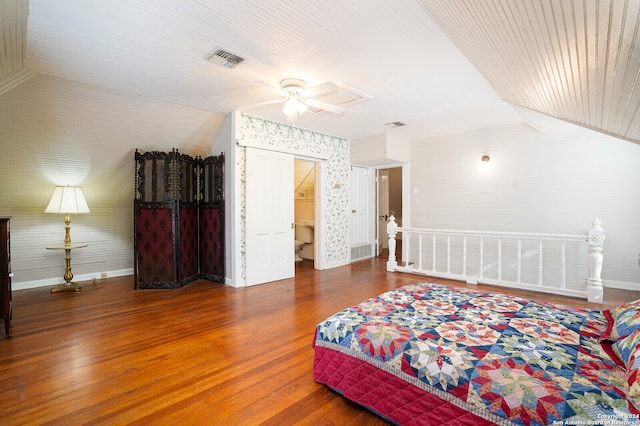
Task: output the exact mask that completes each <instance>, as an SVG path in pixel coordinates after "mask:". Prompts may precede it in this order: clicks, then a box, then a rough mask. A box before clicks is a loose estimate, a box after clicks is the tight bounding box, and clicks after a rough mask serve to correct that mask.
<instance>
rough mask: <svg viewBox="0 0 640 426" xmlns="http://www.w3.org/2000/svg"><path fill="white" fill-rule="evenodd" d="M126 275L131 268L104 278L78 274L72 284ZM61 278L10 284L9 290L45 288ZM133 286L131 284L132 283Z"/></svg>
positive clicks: (114, 272)
mask: <svg viewBox="0 0 640 426" xmlns="http://www.w3.org/2000/svg"><path fill="white" fill-rule="evenodd" d="M126 275H133V268H127V269H119V270H115V271H107V272H106V276H102V272H92V273H89V274H78V275H74V276H73V281H74V282H80V281H91V280H93V279H96V280H99V279H103V278H110V277H123V276H126ZM62 281H63V280H62V278H59V277H58V278H46V279H43V280H33V281H22V282H12V283H11V289H12V290H13V291H15V290H26V289H29V288H37V287H47V286H52V285H57V284H60V283H61V282H62ZM132 284H133V282H132Z"/></svg>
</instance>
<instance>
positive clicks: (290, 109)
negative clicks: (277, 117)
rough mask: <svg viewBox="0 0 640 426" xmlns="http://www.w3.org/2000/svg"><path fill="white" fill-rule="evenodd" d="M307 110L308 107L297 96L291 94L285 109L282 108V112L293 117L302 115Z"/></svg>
mask: <svg viewBox="0 0 640 426" xmlns="http://www.w3.org/2000/svg"><path fill="white" fill-rule="evenodd" d="M306 110H307V106H306V105H305V104H304V102H302V101H301V100H300V98H299V97H298V96H297V95H295V94H290V95H289V98H288V99H287V101H286V102H285V103H284V107H283V108H282V112H283V113H284V114H285V115H287V116H289V117H291V116H293V115H296V114H297V115H300V114H302V113H304V112H305V111H306Z"/></svg>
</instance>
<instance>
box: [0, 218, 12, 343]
mask: <svg viewBox="0 0 640 426" xmlns="http://www.w3.org/2000/svg"><path fill="white" fill-rule="evenodd" d="M12 275H13V274H12V273H11V239H10V230H9V218H8V217H0V309H1V310H2V319H3V320H4V331H5V336H6V337H11V336H10V335H9V323H10V322H11V308H12V306H11V305H12V301H11V276H12Z"/></svg>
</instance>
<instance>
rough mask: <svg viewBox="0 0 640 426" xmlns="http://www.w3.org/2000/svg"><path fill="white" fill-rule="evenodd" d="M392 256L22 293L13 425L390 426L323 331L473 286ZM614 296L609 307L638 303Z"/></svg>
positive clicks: (2, 404)
mask: <svg viewBox="0 0 640 426" xmlns="http://www.w3.org/2000/svg"><path fill="white" fill-rule="evenodd" d="M385 262H386V259H381V258H374V259H369V260H365V261H362V262H358V263H354V264H352V265H349V266H345V267H341V268H335V269H330V270H327V271H315V270H313V269H311V268H310V267H308V265H306V266H305V265H301V266H300V267H298V268H297V270H296V278H295V279H288V280H283V281H277V282H273V283H268V284H263V285H258V286H254V287H249V288H240V289H235V288H232V287H228V286H224V285H221V284H214V283H209V282H206V281H198V282H195V283H192V284H191V285H189V286H187V287H185V288H183V289H181V290H176V291H172V290H139V291H135V290H133V278H132V277H122V278H112V279H104V280H98V281H96V282H86V283H82V284H83V290H82V292H80V293H67V294H65V293H59V294H53V295H52V294H51V293H50V292H49V288H37V289H30V290H21V291H15V292H14V295H13V299H14V313H13V321H12V326H11V334H12V337H11V339H6V340H0V424H3V425H5V424H6V425H24V424H64V425H77V424H93V425H95V424H109V425H112V424H140V425H142V424H144V425H150V424H178V423H179V424H206V425H211V424H216V425H227V424H228V425H231V424H233V425H245V424H249V425H253V424H268V425H269V424H272V425H281V424H316V425H327V424H336V425H337V424H339V425H359V424H367V425H385V424H387V423H386V422H385V421H384V420H382V419H380V418H378V417H377V416H375V415H374V414H372V413H370V412H368V411H367V410H365V409H362V408H360V407H358V406H356V405H354V404H352V403H350V402H348V401H347V400H346V399H345V398H343V397H342V396H340V395H338V394H337V393H335V392H333V391H331V390H330V389H328V388H327V387H326V386H324V385H320V384H317V383H315V382H314V380H313V374H312V365H313V349H312V347H311V341H312V336H313V332H314V329H315V326H316V324H317V323H318V322H320V321H321V320H323V319H324V318H325V317H327V316H329V315H331V314H333V313H335V312H337V311H339V310H341V309H344V308H346V307H348V306H351V305H353V304H356V303H358V302H361V301H363V300H365V299H367V298H369V297H371V296H375V295H377V294H379V293H382V292H384V291H387V290H389V289H393V288H396V287H399V286H402V285H405V284H409V283H415V282H424V281H431V282H440V283H448V284H453V285H459V286H465V287H467V285H464V284H461V283H459V282H452V281H446V280H440V279H432V278H428V277H419V276H415V275H408V274H401V273H395V274H393V273H387V272H386V271H385ZM474 288H475V286H474ZM478 288H483V289H490V290H495V291H498V292H501V293H512V294H520V295H524V296H525V297H530V298H538V299H544V300H549V301H552V302H559V303H565V304H570V305H576V306H587V307H593V308H595V309H600V308H602V305H592V304H588V303H587V302H585V301H581V300H577V299H572V298H563V297H559V296H554V297H550V296H548V295H541V294H538V293H531V292H515V291H507V290H506V289H503V288H497V289H496V288H494V289H491V288H489V287H487V286H478ZM614 296H615V297H616V298H617V299H615V300H609V303H608V304H606V305H605V306H613V305H616V304H619V303H620V302H622V301H626V300H631V298H632V297H635V296H636V295H635V294H630V293H624V292H621V293H616V294H614ZM606 297H608V296H606Z"/></svg>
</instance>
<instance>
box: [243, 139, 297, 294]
mask: <svg viewBox="0 0 640 426" xmlns="http://www.w3.org/2000/svg"><path fill="white" fill-rule="evenodd" d="M246 150H247V151H246V154H247V155H246V162H247V163H246V178H247V182H246V235H247V247H246V248H247V254H246V261H247V265H246V266H247V269H246V271H247V285H254V284H261V283H265V282H270V281H276V280H281V279H284V278H290V277H293V276H294V274H295V264H294V256H293V255H294V244H293V214H294V209H293V155H291V154H286V153H281V152H273V151H266V150H262V149H256V148H250V147H247V148H246Z"/></svg>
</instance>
